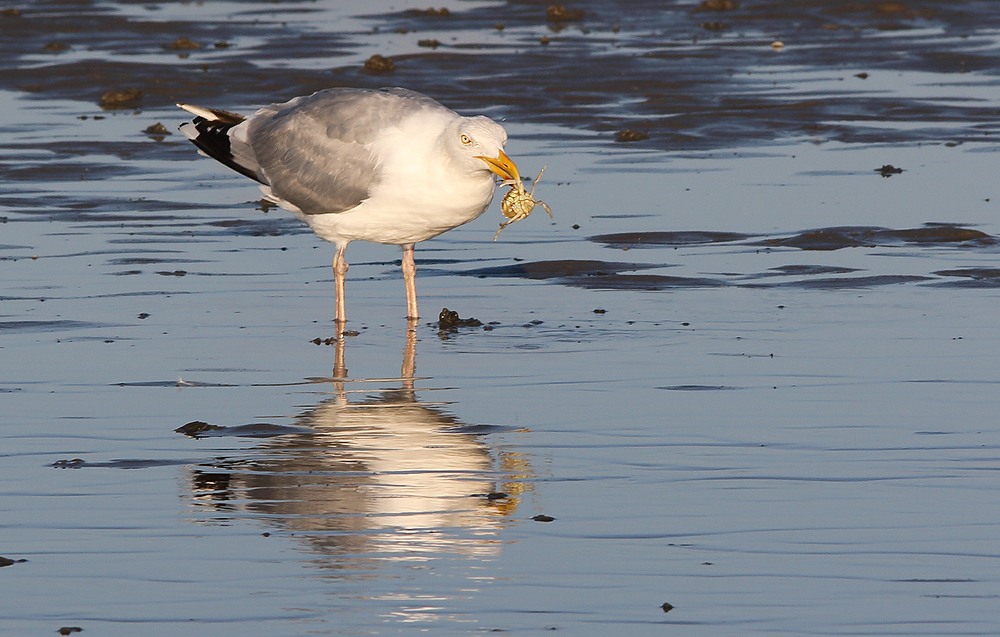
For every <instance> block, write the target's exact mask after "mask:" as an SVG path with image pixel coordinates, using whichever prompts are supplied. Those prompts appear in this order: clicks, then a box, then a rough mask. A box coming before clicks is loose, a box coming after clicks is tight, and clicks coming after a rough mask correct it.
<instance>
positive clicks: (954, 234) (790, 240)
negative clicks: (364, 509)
mask: <svg viewBox="0 0 1000 637" xmlns="http://www.w3.org/2000/svg"><path fill="white" fill-rule="evenodd" d="M590 240H591V241H592V242H594V243H598V244H601V245H603V246H604V247H605V248H609V249H614V250H619V251H621V252H628V251H630V250H632V249H642V250H643V254H647V255H651V256H656V255H658V254H660V253H658V252H656V251H655V249H660V250H664V249H669V250H672V251H673V250H678V249H681V248H684V249H685V252H684V253H683V257H684V258H685V259H690V257H691V256H692V255H698V254H703V253H704V252H706V251H712V250H718V249H719V248H723V249H726V250H729V251H733V252H734V253H740V252H742V253H747V254H754V253H760V252H761V251H764V252H772V251H781V250H793V251H802V252H835V251H839V250H846V249H849V248H862V249H874V248H888V249H893V248H907V249H913V248H919V249H923V250H932V249H945V250H954V251H958V252H962V251H969V252H986V253H990V254H991V253H994V252H995V251H996V249H997V245H998V243H1000V239H998V238H997V237H995V236H992V235H990V234H987V233H985V232H982V231H980V230H976V229H974V228H966V227H962V226H957V225H952V224H944V223H934V224H926V225H924V226H922V227H918V228H904V229H898V230H895V229H890V228H877V227H836V228H818V229H813V230H805V231H802V232H798V233H794V234H791V235H782V236H775V237H766V236H762V235H749V234H738V233H731V232H691V231H681V232H669V231H663V232H659V231H653V232H623V233H614V234H604V235H596V236H592V237H590ZM699 251H701V252H699ZM673 258H674V259H678V257H673ZM670 267H677V266H675V265H672V264H671V263H669V262H666V261H664V262H662V263H659V264H653V263H636V262H623V261H601V260H579V259H561V260H551V261H522V262H517V263H512V264H507V265H500V266H489V267H483V268H473V269H470V270H461V271H450V272H448V273H449V274H458V275H463V276H475V277H480V278H521V279H530V280H538V281H551V282H554V283H560V284H563V285H569V286H574V287H581V288H588V289H600V290H669V289H677V288H716V287H723V286H736V287H756V288H762V287H797V288H808V289H858V288H870V287H876V286H882V285H897V284H901V283H922V282H928V283H932V284H934V285H936V286H946V287H952V286H954V287H996V286H997V280H998V278H1000V277H998V276H997V271H996V270H995V269H990V268H985V269H984V268H967V269H955V270H936V271H934V272H932V273H928V274H927V275H920V274H895V273H885V274H882V273H879V274H863V275H856V276H855V275H853V273H855V272H859V271H860V268H856V267H847V266H843V265H838V264H788V265H783V266H778V267H773V268H769V269H768V270H766V271H763V272H749V273H740V272H728V273H725V274H724V275H715V276H710V277H709V276H679V275H677V276H671V275H664V274H655V273H640V272H639V271H642V270H652V269H662V268H670ZM956 277H957V278H958V280H956ZM776 279H780V280H776Z"/></svg>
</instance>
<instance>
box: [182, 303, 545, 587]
mask: <svg viewBox="0 0 1000 637" xmlns="http://www.w3.org/2000/svg"><path fill="white" fill-rule="evenodd" d="M346 340H347V339H346V338H345V337H343V336H341V337H340V338H338V339H336V342H335V348H336V350H335V352H336V354H335V355H336V363H335V367H334V373H333V376H332V378H330V379H328V382H330V383H331V384H332V388H333V397H332V398H330V399H327V400H324V401H322V402H320V403H318V404H316V405H314V406H311V407H309V408H308V409H305V410H304V411H303V412H302V413H300V414H299V415H298V416H297V417H296V418H295V419H294V423H293V424H291V425H285V426H281V425H273V424H269V423H255V424H249V425H237V426H230V427H223V426H218V425H209V424H207V423H203V422H194V423H188V424H187V425H184V426H183V427H181V428H179V429H178V430H177V431H178V432H180V433H184V434H186V435H189V436H192V437H219V436H223V437H225V436H237V437H251V438H265V439H266V440H265V441H264V442H262V443H261V444H260V446H258V447H255V448H253V449H250V450H248V451H247V452H246V453H245V454H241V455H240V456H237V457H226V458H222V459H218V460H214V461H212V462H209V463H200V464H198V465H196V466H194V467H192V468H191V469H190V472H189V474H188V486H189V488H190V491H191V493H190V495H191V498H192V503H193V504H194V506H195V509H196V512H197V513H196V514H197V516H198V517H199V518H200V519H203V520H204V521H206V522H207V523H211V524H229V523H231V521H232V520H233V519H234V518H244V519H245V518H247V517H250V518H253V519H257V520H258V521H259V523H260V524H263V525H265V526H268V527H272V528H273V527H277V528H279V529H281V530H282V531H284V532H287V533H290V534H293V535H294V536H295V537H296V538H299V539H300V540H302V541H303V542H304V543H305V544H306V545H307V546H308V549H309V550H310V551H311V552H313V553H317V554H320V555H321V556H322V558H319V559H317V560H316V562H317V564H318V565H319V566H320V567H322V568H329V569H333V570H341V569H345V568H346V569H351V568H357V567H358V566H359V564H356V563H349V562H343V561H339V560H338V561H335V562H328V561H326V560H327V559H328V558H334V557H343V558H350V557H352V556H353V557H355V558H357V560H358V561H359V562H365V563H367V562H372V561H378V560H381V559H401V556H402V555H403V554H405V555H406V559H409V560H414V559H416V560H421V559H429V558H431V557H433V556H434V555H436V554H441V553H454V554H461V555H465V556H479V557H483V556H488V555H493V554H495V553H497V552H498V551H499V548H500V545H499V538H498V532H499V530H500V529H501V528H502V526H503V525H504V523H505V521H506V520H508V519H509V518H511V516H513V515H514V513H515V511H516V510H517V508H518V505H519V503H520V502H521V498H522V496H523V494H524V493H525V492H526V491H528V490H529V489H530V486H529V485H528V482H529V481H530V479H531V467H530V466H529V465H528V463H527V460H526V458H525V457H524V456H523V455H522V454H520V453H517V452H513V451H509V450H504V449H498V448H491V447H490V445H489V444H488V443H487V441H486V439H485V438H484V435H485V434H489V433H495V432H496V431H499V430H501V429H502V428H500V427H496V426H489V425H470V424H466V423H462V422H460V421H458V420H457V419H456V418H455V417H454V416H453V415H451V414H450V413H448V412H447V411H446V410H445V409H444V408H443V405H442V404H437V403H429V402H425V401H423V400H421V399H420V398H419V397H418V394H419V393H422V392H424V391H431V390H426V389H420V388H417V387H416V381H417V377H416V376H415V371H416V341H417V339H416V325H415V323H412V322H411V325H410V329H409V330H408V331H407V335H406V346H405V349H404V354H403V361H402V367H401V374H400V377H399V378H398V379H395V380H397V381H398V383H399V384H398V386H395V387H388V388H380V389H378V390H377V391H374V392H373V391H371V390H368V389H363V388H362V389H351V388H350V387H351V386H354V385H361V386H365V385H368V384H371V383H373V382H379V383H382V382H392V379H389V380H385V379H383V380H378V379H353V378H350V377H349V376H348V373H347V367H346V365H345V360H344V359H345V348H346ZM357 395H363V396H364V397H363V398H361V399H356V398H355V396H357Z"/></svg>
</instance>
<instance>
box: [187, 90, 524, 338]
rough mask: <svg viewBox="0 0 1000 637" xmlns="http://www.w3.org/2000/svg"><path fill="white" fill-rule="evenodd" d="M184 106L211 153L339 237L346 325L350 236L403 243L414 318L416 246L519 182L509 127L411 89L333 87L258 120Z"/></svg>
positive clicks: (339, 318) (341, 311)
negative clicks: (502, 186)
mask: <svg viewBox="0 0 1000 637" xmlns="http://www.w3.org/2000/svg"><path fill="white" fill-rule="evenodd" d="M178 106H179V107H180V108H182V109H184V110H186V111H188V112H189V113H191V114H193V115H194V116H195V117H194V119H193V120H192V121H191V122H188V123H185V124H183V125H181V127H180V129H181V131H182V132H183V133H184V135H185V136H186V137H187V138H188V139H190V140H191V141H192V142H194V145H195V146H197V147H198V149H199V150H200V151H201V152H202V153H203V154H205V155H208V156H209V157H212V158H213V159H215V160H217V161H219V162H220V163H222V164H225V165H226V166H228V167H229V168H232V169H233V170H236V171H237V172H239V173H242V174H243V175H245V176H247V177H250V178H251V179H254V180H256V181H257V182H259V183H260V189H261V191H262V192H263V193H264V198H265V199H266V200H268V201H271V202H273V203H275V204H277V205H278V206H280V207H282V208H284V209H286V210H289V211H291V212H292V213H294V214H295V215H296V216H297V217H298V218H299V219H301V220H302V221H304V222H305V223H307V224H308V225H309V227H310V228H312V230H313V232H315V233H316V235H317V236H319V237H320V238H322V239H325V240H327V241H329V242H331V243H333V244H335V245H336V246H337V251H336V254H335V256H334V258H333V274H334V282H335V287H336V296H337V301H336V302H337V308H336V322H337V325H338V327H337V329H338V332H339V331H340V330H341V329H342V328H343V324H344V323H345V322H346V320H347V313H346V311H345V307H344V277H345V274H346V273H347V261H346V260H345V259H344V251H345V249H346V248H347V244H348V243H350V242H351V241H355V240H363V241H374V242H376V243H386V244H394V245H399V246H402V248H403V259H402V270H403V279H404V281H405V283H406V313H407V318H409V319H415V318H417V317H418V313H417V292H416V286H415V284H414V277H415V276H416V265H415V264H414V262H413V246H414V244H416V243H417V242H419V241H424V240H426V239H430V238H432V237H436V236H438V235H440V234H442V233H444V232H447V231H448V230H451V229H452V228H455V227H458V226H460V225H462V224H464V223H467V222H469V221H472V220H473V219H475V218H476V217H478V216H479V215H481V214H482V213H483V211H485V210H486V208H487V206H489V204H490V201H492V199H493V191H494V189H495V187H496V178H495V176H499V177H500V178H501V180H503V181H504V182H518V181H520V176H519V174H518V170H517V166H516V165H515V164H514V162H513V161H511V159H510V158H509V157H508V156H507V155H506V153H504V151H503V147H504V144H505V143H506V142H507V133H506V131H504V129H503V127H502V126H500V125H499V124H497V123H496V122H494V121H493V120H491V119H489V118H488V117H484V116H482V115H479V116H475V117H463V116H461V115H459V114H458V113H456V112H454V111H452V110H451V109H448V108H445V107H444V106H442V105H441V104H439V103H438V102H437V101H435V100H433V99H431V98H429V97H427V96H426V95H422V94H420V93H417V92H415V91H410V90H407V89H402V88H384V89H377V90H370V89H357V88H331V89H326V90H322V91H319V92H316V93H313V94H312V95H307V96H303V97H296V98H295V99H292V100H290V101H288V102H285V103H283V104H272V105H270V106H265V107H263V108H261V109H260V110H258V111H257V112H256V113H254V114H253V115H250V116H249V117H245V116H243V115H240V114H238V113H232V112H230V111H224V110H219V109H214V108H203V107H201V106H193V105H191V104H178Z"/></svg>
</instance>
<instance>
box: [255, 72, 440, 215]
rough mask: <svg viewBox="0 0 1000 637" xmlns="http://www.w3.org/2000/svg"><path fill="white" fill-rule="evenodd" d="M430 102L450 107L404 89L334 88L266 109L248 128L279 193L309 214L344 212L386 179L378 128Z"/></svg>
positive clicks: (259, 159)
mask: <svg viewBox="0 0 1000 637" xmlns="http://www.w3.org/2000/svg"><path fill="white" fill-rule="evenodd" d="M426 108H442V109H443V108H444V107H443V106H441V105H440V104H438V103H437V102H435V101H434V100H432V99H430V98H428V97H425V96H423V95H420V94H419V93H414V92H412V91H407V90H405V89H382V90H377V91H373V90H366V89H328V90H325V91H320V92H318V93H314V94H312V95H309V96H307V97H299V98H296V99H294V100H291V101H289V102H286V103H284V104H277V105H274V106H268V107H265V108H262V109H260V110H259V111H258V112H257V113H255V114H254V115H253V116H252V117H250V118H249V119H248V120H247V122H246V124H245V125H246V126H247V128H246V130H245V132H244V134H245V135H246V141H247V143H248V144H249V145H250V147H251V148H252V150H253V155H254V157H255V159H256V162H257V164H258V166H259V172H260V174H261V175H262V176H263V177H264V179H265V180H266V182H267V184H268V185H269V186H270V189H271V192H272V193H273V195H274V196H276V197H277V198H278V199H281V200H284V201H287V202H289V203H291V204H294V205H295V206H297V207H298V208H299V209H300V210H302V212H304V213H305V214H320V213H329V212H343V211H345V210H350V209H351V208H354V207H356V206H357V205H358V204H360V203H361V202H362V201H364V200H365V199H366V198H367V197H368V195H369V193H370V191H371V189H372V187H374V186H375V185H376V184H377V183H378V182H379V179H380V178H381V177H380V170H379V159H378V157H376V156H374V155H373V154H372V153H371V151H370V150H369V147H370V144H371V143H372V141H373V140H374V139H375V138H376V137H377V136H378V134H379V132H380V131H381V130H382V129H384V128H385V127H387V126H391V125H393V124H394V123H396V122H399V121H400V120H401V119H402V118H404V117H406V116H407V115H409V114H412V113H413V112H415V111H418V110H422V109H426Z"/></svg>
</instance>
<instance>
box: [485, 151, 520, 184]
mask: <svg viewBox="0 0 1000 637" xmlns="http://www.w3.org/2000/svg"><path fill="white" fill-rule="evenodd" d="M476 159H482V160H483V161H484V162H486V165H487V166H489V168H490V170H492V171H493V172H494V173H496V174H497V175H499V176H500V179H503V180H504V181H508V180H510V181H514V182H519V181H521V173H519V172H518V171H517V166H516V165H515V164H514V162H513V160H511V158H510V157H508V156H507V153H505V152H503V151H502V150H501V151H500V153H499V154H498V155H497V156H496V158H495V159H494V158H493V157H486V156H485V155H477V156H476Z"/></svg>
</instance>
